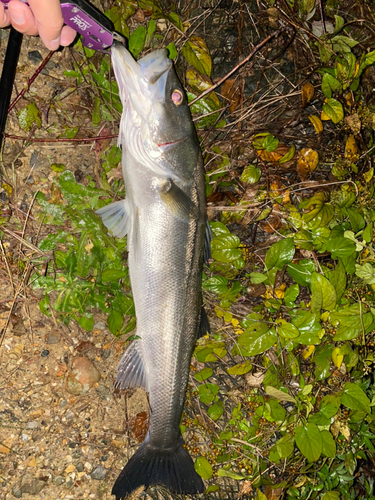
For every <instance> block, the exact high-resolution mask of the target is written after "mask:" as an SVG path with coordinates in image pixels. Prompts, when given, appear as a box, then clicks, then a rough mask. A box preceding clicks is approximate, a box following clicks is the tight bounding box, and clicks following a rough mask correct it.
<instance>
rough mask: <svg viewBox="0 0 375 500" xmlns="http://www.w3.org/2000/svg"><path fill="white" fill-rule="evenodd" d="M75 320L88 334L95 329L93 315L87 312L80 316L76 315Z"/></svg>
mask: <svg viewBox="0 0 375 500" xmlns="http://www.w3.org/2000/svg"><path fill="white" fill-rule="evenodd" d="M74 319H75V320H76V321H77V323H78V324H79V326H81V327H82V328H84V329H85V330H86V331H88V332H91V331H92V329H93V328H94V316H93V314H91V313H87V312H85V313H83V314H81V315H79V316H77V315H74Z"/></svg>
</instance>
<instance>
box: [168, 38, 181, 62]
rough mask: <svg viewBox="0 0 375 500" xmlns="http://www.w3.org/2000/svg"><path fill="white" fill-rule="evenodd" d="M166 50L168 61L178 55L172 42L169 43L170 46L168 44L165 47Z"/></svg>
mask: <svg viewBox="0 0 375 500" xmlns="http://www.w3.org/2000/svg"><path fill="white" fill-rule="evenodd" d="M166 49H168V51H169V56H168V57H169V59H172V60H174V59H176V57H177V55H178V52H177V49H176V45H175V44H174V42H171V43H170V44H168V45H167V46H166Z"/></svg>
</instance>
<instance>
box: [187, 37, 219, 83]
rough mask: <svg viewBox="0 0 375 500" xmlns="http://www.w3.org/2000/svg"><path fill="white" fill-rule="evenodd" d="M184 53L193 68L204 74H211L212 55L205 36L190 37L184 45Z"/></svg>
mask: <svg viewBox="0 0 375 500" xmlns="http://www.w3.org/2000/svg"><path fill="white" fill-rule="evenodd" d="M182 54H183V56H184V57H185V59H186V60H187V62H188V63H189V64H190V65H191V66H193V68H195V69H197V70H198V71H199V72H200V73H202V74H203V75H207V76H211V70H212V61H211V56H210V52H209V50H208V47H207V45H206V42H205V41H204V40H203V38H200V37H199V36H192V37H190V40H188V41H187V42H186V43H185V45H184V46H183V47H182Z"/></svg>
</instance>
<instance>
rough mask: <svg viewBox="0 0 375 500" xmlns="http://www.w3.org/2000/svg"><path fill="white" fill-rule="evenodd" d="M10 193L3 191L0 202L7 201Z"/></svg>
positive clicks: (0, 194)
mask: <svg viewBox="0 0 375 500" xmlns="http://www.w3.org/2000/svg"><path fill="white" fill-rule="evenodd" d="M8 199H9V198H8V195H7V194H6V192H5V191H1V193H0V202H3V203H5V202H6V201H8Z"/></svg>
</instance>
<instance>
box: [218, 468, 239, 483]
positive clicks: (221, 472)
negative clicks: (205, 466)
mask: <svg viewBox="0 0 375 500" xmlns="http://www.w3.org/2000/svg"><path fill="white" fill-rule="evenodd" d="M217 475H218V476H219V477H230V478H232V479H236V480H237V481H241V480H242V479H245V478H244V476H241V474H237V472H234V471H232V470H230V469H229V470H226V469H219V470H218V471H217Z"/></svg>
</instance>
